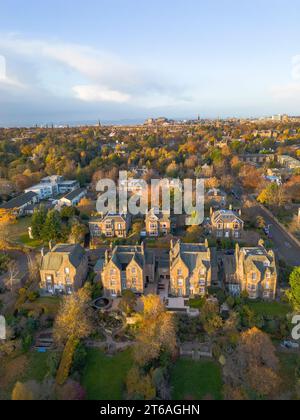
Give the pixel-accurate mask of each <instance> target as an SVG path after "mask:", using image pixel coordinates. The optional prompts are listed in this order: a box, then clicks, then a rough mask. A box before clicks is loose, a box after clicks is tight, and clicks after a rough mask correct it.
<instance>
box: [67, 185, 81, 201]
mask: <svg viewBox="0 0 300 420" xmlns="http://www.w3.org/2000/svg"><path fill="white" fill-rule="evenodd" d="M83 192H86V189H85V188H78V189H77V190H74V191H71V192H70V193H68V194H67V195H65V196H64V197H63V198H64V199H66V200H70V201H72V200H74V198H77V197H78V196H79V195H80V194H82V193H83Z"/></svg>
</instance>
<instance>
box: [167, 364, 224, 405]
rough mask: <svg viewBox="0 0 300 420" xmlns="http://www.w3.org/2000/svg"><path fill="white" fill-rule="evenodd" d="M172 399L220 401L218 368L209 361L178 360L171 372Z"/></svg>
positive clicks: (220, 390) (219, 374)
mask: <svg viewBox="0 0 300 420" xmlns="http://www.w3.org/2000/svg"><path fill="white" fill-rule="evenodd" d="M171 386H172V399H173V400H174V401H180V400H190V399H195V400H202V399H204V398H213V399H214V400H221V399H222V375H221V369H220V367H219V366H218V365H217V364H216V363H214V362H211V361H199V362H196V361H193V360H189V359H180V360H179V361H178V362H177V363H176V364H175V366H174V368H173V369H172V372H171Z"/></svg>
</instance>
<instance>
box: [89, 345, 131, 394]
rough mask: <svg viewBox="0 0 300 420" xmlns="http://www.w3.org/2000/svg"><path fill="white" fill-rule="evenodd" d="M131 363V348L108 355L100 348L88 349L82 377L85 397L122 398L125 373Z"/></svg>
mask: <svg viewBox="0 0 300 420" xmlns="http://www.w3.org/2000/svg"><path fill="white" fill-rule="evenodd" d="M132 363H133V362H132V357H131V350H127V351H125V352H123V353H119V354H117V355H116V356H112V357H109V356H106V355H105V354H104V353H103V352H102V351H100V350H96V349H89V350H88V359H87V364H86V368H85V371H84V374H83V378H82V385H83V386H84V388H85V389H86V391H87V399H88V400H98V401H103V400H109V401H115V400H122V399H123V398H124V395H123V394H124V384H125V380H126V375H127V373H128V371H129V370H130V368H131V366H132Z"/></svg>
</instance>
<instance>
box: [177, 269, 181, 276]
mask: <svg viewBox="0 0 300 420" xmlns="http://www.w3.org/2000/svg"><path fill="white" fill-rule="evenodd" d="M177 275H178V276H179V277H180V276H182V270H181V269H179V270H178V271H177Z"/></svg>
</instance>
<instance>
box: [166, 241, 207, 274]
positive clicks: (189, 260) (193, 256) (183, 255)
mask: <svg viewBox="0 0 300 420" xmlns="http://www.w3.org/2000/svg"><path fill="white" fill-rule="evenodd" d="M173 251H174V254H173V256H174V259H173V262H172V265H174V264H176V263H177V262H178V261H179V260H180V259H181V260H182V261H183V262H184V264H185V265H186V266H187V268H188V269H189V271H190V273H192V272H193V271H194V270H195V269H196V268H197V267H199V266H201V265H202V264H203V265H204V266H205V267H206V268H207V269H209V268H210V267H211V258H210V257H211V256H210V254H208V251H209V248H208V247H207V246H206V245H205V244H183V243H181V242H178V243H177V244H176V245H175V248H174V250H173Z"/></svg>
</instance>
